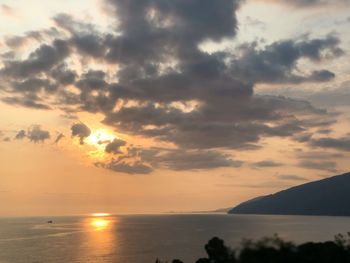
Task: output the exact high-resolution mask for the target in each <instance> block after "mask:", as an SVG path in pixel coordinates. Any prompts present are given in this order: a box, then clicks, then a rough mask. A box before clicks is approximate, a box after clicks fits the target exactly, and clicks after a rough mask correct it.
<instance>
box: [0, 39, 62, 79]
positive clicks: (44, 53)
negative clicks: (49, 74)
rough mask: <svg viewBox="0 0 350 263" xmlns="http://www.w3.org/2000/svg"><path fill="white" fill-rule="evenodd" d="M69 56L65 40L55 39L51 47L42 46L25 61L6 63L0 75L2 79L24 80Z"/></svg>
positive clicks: (48, 68)
mask: <svg viewBox="0 0 350 263" xmlns="http://www.w3.org/2000/svg"><path fill="white" fill-rule="evenodd" d="M68 55H69V46H68V43H67V42H66V41H65V40H60V39H56V40H54V41H53V43H52V45H47V44H43V45H41V46H40V47H39V48H37V49H36V50H35V51H33V52H32V53H30V54H29V56H28V58H27V59H25V60H14V61H6V63H5V67H4V68H3V69H1V71H0V74H1V75H2V76H3V77H10V76H12V77H14V78H26V77H29V76H31V75H33V74H37V73H40V72H44V71H48V70H50V69H51V68H52V67H53V66H54V65H56V64H58V63H59V62H61V61H63V60H64V59H65V58H66V57H67V56H68Z"/></svg>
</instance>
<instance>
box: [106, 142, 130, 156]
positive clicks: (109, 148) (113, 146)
mask: <svg viewBox="0 0 350 263" xmlns="http://www.w3.org/2000/svg"><path fill="white" fill-rule="evenodd" d="M125 145H126V141H123V140H121V139H114V140H113V141H112V142H110V143H108V144H107V145H106V148H105V152H106V153H113V154H119V153H121V150H120V147H122V146H125Z"/></svg>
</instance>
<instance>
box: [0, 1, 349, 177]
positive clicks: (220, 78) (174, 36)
mask: <svg viewBox="0 0 350 263" xmlns="http://www.w3.org/2000/svg"><path fill="white" fill-rule="evenodd" d="M251 1H253V0H251ZM245 2H246V1H239V0H216V1H212V0H186V1H183V0H172V1H166V0H128V1H125V0H105V1H103V5H104V7H105V10H106V11H105V12H106V13H105V14H104V15H105V16H108V18H109V19H110V21H112V24H110V25H109V27H108V29H101V28H100V27H99V26H98V25H96V24H94V23H93V22H86V21H82V20H80V19H78V18H76V17H75V16H74V15H72V14H66V13H60V14H57V15H56V16H55V17H53V18H52V21H53V23H54V25H55V26H53V27H47V28H45V29H42V30H37V31H34V30H33V31H30V32H26V33H25V34H23V35H16V36H7V37H6V38H4V40H3V43H4V44H3V46H1V48H3V50H4V51H3V52H2V53H1V62H2V66H1V67H0V79H1V84H0V90H1V97H0V99H1V101H2V102H3V103H6V104H8V105H12V106H16V107H23V108H30V109H37V110H40V111H43V112H47V111H53V110H58V111H60V112H62V113H63V114H64V115H65V116H67V117H69V118H73V119H74V118H75V120H74V123H72V125H71V127H69V128H71V136H72V137H77V138H78V139H79V142H80V144H81V145H84V140H85V139H86V138H87V137H89V136H90V135H91V129H90V127H88V126H87V125H86V124H84V123H83V122H78V121H77V120H78V119H79V114H81V113H89V114H100V115H101V116H103V120H102V123H103V124H104V125H107V126H109V127H110V128H111V129H113V130H115V131H118V132H120V133H123V134H127V135H129V136H134V137H140V138H143V139H147V140H151V141H152V142H155V144H153V145H152V146H145V145H138V144H137V143H135V142H132V141H130V142H128V141H126V140H124V139H120V138H115V139H114V140H110V141H106V142H101V144H102V145H104V147H105V148H104V149H105V153H106V154H107V155H108V156H109V158H107V159H105V160H100V161H98V162H96V163H95V165H96V166H98V167H102V168H106V169H110V170H112V171H116V172H122V173H128V174H148V173H151V172H152V171H154V170H155V169H168V170H173V171H192V170H203V169H214V168H238V167H241V166H242V165H244V164H245V161H242V160H240V158H238V157H236V156H237V155H239V153H240V152H254V151H258V150H260V149H262V148H264V147H268V146H267V145H266V144H264V143H262V142H263V141H265V140H269V139H270V140H278V139H288V140H290V143H291V145H294V146H292V147H294V148H300V147H303V149H304V151H306V152H308V151H310V152H316V151H318V150H320V149H324V150H325V151H326V150H327V151H328V150H333V151H337V152H341V153H348V152H349V151H350V143H349V142H350V135H349V134H348V133H346V132H345V133H339V132H338V130H337V131H334V125H336V124H337V121H338V120H339V119H340V118H341V116H342V113H341V112H340V111H338V110H336V109H334V108H333V107H329V108H328V107H327V106H328V105H323V104H321V105H320V104H317V105H316V106H315V104H313V101H312V100H311V99H310V100H307V99H305V98H304V97H303V96H299V98H296V97H295V96H282V95H283V94H282V95H277V94H278V91H277V90H278V89H279V88H281V90H283V89H284V87H286V86H296V87H305V86H308V85H311V86H312V87H314V86H318V85H319V86H322V87H323V86H324V85H332V83H334V81H336V80H337V77H338V75H337V74H338V72H337V70H335V69H334V68H333V67H331V66H327V65H331V64H332V63H336V61H337V60H339V59H343V58H344V57H346V56H347V48H348V46H347V45H348V43H347V42H345V43H343V39H342V35H340V34H338V33H336V32H328V33H326V34H322V35H318V36H314V35H312V34H307V35H305V34H301V35H299V36H293V37H290V38H288V39H280V40H277V41H271V42H266V41H265V42H264V41H259V40H256V41H253V42H245V43H239V42H238V40H237V34H238V32H239V30H240V24H239V21H238V16H237V13H238V12H239V10H240V8H242V7H241V6H242V5H244V4H245ZM248 2H249V1H248ZM276 2H277V1H276ZM278 2H280V3H283V4H287V2H288V3H289V2H290V1H278ZM329 2H330V1H323V0H319V1H317V0H313V1H306V0H299V1H296V2H295V3H294V5H296V6H298V7H299V8H303V7H310V6H316V5H317V6H323V5H325V4H327V3H329ZM338 2H339V3H346V2H347V1H346V0H343V1H338ZM4 8H5V7H3V9H4ZM8 8H9V7H8ZM4 10H5V11H6V10H8V9H6V8H5V9H4ZM223 41H226V42H230V43H232V44H231V48H222V49H218V51H209V50H206V49H205V48H203V47H202V45H203V44H204V43H211V45H212V46H215V45H219V44H220V43H222V42H223ZM303 65H309V66H303ZM344 83H345V82H344ZM345 85H346V87H345V88H343V89H347V90H348V89H349V86H350V85H349V83H347V84H345ZM261 86H267V87H269V88H270V91H271V90H272V91H273V92H267V93H266V92H265V93H264V92H260V90H259V92H257V89H258V88H259V87H261ZM274 89H276V93H275V92H274ZM331 93H332V92H331ZM336 94H338V93H336ZM336 94H335V96H336ZM330 103H331V102H330ZM344 104H345V105H344ZM337 106H338V105H337ZM340 106H346V107H347V106H349V103H347V102H345V103H344V102H342V105H340ZM333 131H334V132H333ZM63 136H64V135H63V134H62V133H59V134H58V135H57V137H56V138H55V140H54V141H55V142H56V143H57V142H58V141H60V140H61V139H62V138H63ZM23 138H28V139H29V140H30V141H33V142H44V141H46V140H48V139H50V133H49V131H46V130H43V129H42V128H41V126H38V125H35V126H32V127H31V128H29V129H27V130H25V129H23V130H20V131H18V133H17V134H16V135H15V139H18V140H19V139H23ZM157 143H158V144H159V145H157ZM296 156H297V155H296ZM296 158H298V159H297V160H298V162H297V163H296V164H295V165H296V166H298V167H302V168H304V169H314V170H323V171H330V172H336V171H338V170H337V164H336V162H335V161H334V160H332V159H331V160H327V161H322V160H321V161H320V160H318V161H315V160H312V159H311V160H310V158H305V156H304V157H302V156H301V155H299V156H297V157H296ZM317 158H318V157H317V154H316V155H315V159H317ZM332 158H336V157H335V156H333V157H332ZM283 165H284V164H283V163H280V162H279V161H273V160H270V159H269V158H268V159H266V160H255V161H252V162H251V163H250V164H249V165H248V166H250V167H251V168H252V169H265V168H273V167H281V166H283ZM289 178H291V177H289ZM295 178H296V177H295Z"/></svg>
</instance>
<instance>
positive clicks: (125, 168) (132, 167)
mask: <svg viewBox="0 0 350 263" xmlns="http://www.w3.org/2000/svg"><path fill="white" fill-rule="evenodd" d="M96 166H97V167H103V168H106V169H109V170H112V171H114V172H120V173H127V174H149V173H151V172H152V171H153V169H152V168H151V167H150V166H147V165H145V164H143V163H141V162H135V163H131V164H129V163H125V162H119V161H111V162H109V163H97V164H96Z"/></svg>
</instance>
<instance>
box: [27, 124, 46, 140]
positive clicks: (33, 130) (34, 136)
mask: <svg viewBox="0 0 350 263" xmlns="http://www.w3.org/2000/svg"><path fill="white" fill-rule="evenodd" d="M27 138H28V139H29V140H30V141H32V142H34V143H37V142H44V141H45V140H47V139H50V132H48V131H45V130H42V129H41V126H40V125H33V126H32V127H30V128H29V129H28V132H27Z"/></svg>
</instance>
